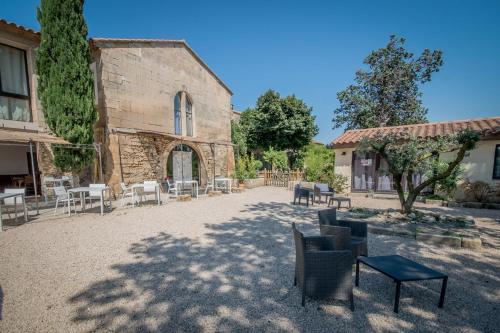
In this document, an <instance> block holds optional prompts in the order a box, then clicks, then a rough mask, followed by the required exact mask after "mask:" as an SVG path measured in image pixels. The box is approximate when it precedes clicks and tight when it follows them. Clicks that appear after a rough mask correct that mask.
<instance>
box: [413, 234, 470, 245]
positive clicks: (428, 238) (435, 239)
mask: <svg viewBox="0 0 500 333" xmlns="http://www.w3.org/2000/svg"><path fill="white" fill-rule="evenodd" d="M415 238H416V239H417V241H419V242H423V243H427V244H432V245H438V246H446V247H462V240H461V239H460V238H459V237H454V236H442V235H434V234H426V233H417V235H416V237H415Z"/></svg>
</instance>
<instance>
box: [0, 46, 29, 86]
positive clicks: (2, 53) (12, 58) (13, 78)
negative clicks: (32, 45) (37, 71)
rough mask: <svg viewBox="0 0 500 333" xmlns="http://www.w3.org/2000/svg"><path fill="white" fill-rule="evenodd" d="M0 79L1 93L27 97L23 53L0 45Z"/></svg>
mask: <svg viewBox="0 0 500 333" xmlns="http://www.w3.org/2000/svg"><path fill="white" fill-rule="evenodd" d="M0 78H1V80H2V90H3V92H7V93H12V94H18V95H24V96H28V82H27V80H26V63H25V60H24V51H22V50H18V49H15V48H12V47H9V46H6V45H0Z"/></svg>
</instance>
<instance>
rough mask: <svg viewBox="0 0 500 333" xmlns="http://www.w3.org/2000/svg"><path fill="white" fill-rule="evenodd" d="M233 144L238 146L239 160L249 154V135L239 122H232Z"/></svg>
mask: <svg viewBox="0 0 500 333" xmlns="http://www.w3.org/2000/svg"><path fill="white" fill-rule="evenodd" d="M231 142H232V143H233V144H235V145H236V150H237V151H236V152H235V153H236V154H237V156H236V157H237V158H238V157H240V156H245V155H246V154H247V152H248V146H247V135H246V132H245V131H244V129H243V126H242V125H241V123H240V122H239V121H235V120H231Z"/></svg>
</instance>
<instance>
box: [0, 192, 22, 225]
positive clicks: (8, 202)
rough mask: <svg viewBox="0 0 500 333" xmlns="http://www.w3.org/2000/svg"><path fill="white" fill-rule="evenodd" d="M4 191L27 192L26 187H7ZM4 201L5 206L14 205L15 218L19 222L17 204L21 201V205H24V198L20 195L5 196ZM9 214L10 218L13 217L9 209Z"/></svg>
mask: <svg viewBox="0 0 500 333" xmlns="http://www.w3.org/2000/svg"><path fill="white" fill-rule="evenodd" d="M4 193H26V189H25V188H6V189H5V191H4ZM3 203H4V207H6V208H12V207H14V218H15V220H16V222H17V205H18V204H19V203H20V204H21V207H23V206H24V202H23V199H21V198H20V197H16V198H5V199H3ZM7 214H8V215H9V219H10V218H11V217H10V211H9V210H7Z"/></svg>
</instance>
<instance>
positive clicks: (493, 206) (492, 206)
mask: <svg viewBox="0 0 500 333" xmlns="http://www.w3.org/2000/svg"><path fill="white" fill-rule="evenodd" d="M486 208H488V209H500V203H488V204H486Z"/></svg>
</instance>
